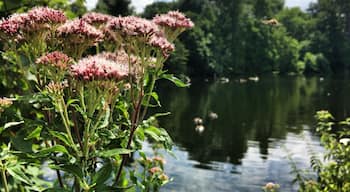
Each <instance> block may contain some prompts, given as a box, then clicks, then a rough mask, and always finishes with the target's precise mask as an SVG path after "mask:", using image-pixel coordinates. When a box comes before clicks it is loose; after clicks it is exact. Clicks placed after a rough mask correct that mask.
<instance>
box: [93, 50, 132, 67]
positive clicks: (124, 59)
mask: <svg viewBox="0 0 350 192" xmlns="http://www.w3.org/2000/svg"><path fill="white" fill-rule="evenodd" d="M96 56H98V57H102V58H105V59H108V60H112V61H114V62H117V63H122V64H125V65H128V64H129V62H130V64H131V65H133V64H136V63H137V62H138V59H137V58H136V57H135V56H133V55H130V56H129V55H128V54H127V53H125V51H118V52H117V53H111V52H102V53H100V54H98V55H96Z"/></svg>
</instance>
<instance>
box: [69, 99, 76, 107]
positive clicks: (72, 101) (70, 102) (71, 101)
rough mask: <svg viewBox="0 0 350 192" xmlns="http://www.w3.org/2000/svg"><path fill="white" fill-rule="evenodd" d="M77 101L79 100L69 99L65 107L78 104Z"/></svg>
mask: <svg viewBox="0 0 350 192" xmlns="http://www.w3.org/2000/svg"><path fill="white" fill-rule="evenodd" d="M78 101H79V99H69V100H68V101H67V107H68V106H69V105H71V104H73V103H74V102H78Z"/></svg>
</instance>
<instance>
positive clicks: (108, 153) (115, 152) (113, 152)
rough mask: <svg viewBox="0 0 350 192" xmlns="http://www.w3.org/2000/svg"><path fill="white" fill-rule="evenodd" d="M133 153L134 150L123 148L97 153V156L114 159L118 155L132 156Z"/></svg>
mask: <svg viewBox="0 0 350 192" xmlns="http://www.w3.org/2000/svg"><path fill="white" fill-rule="evenodd" d="M131 152H133V150H130V149H122V148H118V149H110V150H106V151H100V152H97V154H96V155H97V156H99V157H106V158H107V157H114V156H116V155H127V154H130V153H131Z"/></svg>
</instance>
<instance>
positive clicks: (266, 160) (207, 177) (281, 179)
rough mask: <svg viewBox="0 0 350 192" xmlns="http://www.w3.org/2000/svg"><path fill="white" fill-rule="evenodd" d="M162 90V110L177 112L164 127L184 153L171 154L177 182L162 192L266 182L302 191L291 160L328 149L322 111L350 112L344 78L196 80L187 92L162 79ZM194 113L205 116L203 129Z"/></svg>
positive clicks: (304, 164)
mask: <svg viewBox="0 0 350 192" xmlns="http://www.w3.org/2000/svg"><path fill="white" fill-rule="evenodd" d="M157 89H158V90H159V91H160V99H161V102H162V108H161V110H162V111H171V113H172V114H171V115H169V116H167V117H163V118H161V119H160V125H161V126H162V127H165V128H166V129H167V130H168V132H169V133H170V135H171V136H172V138H173V140H174V141H175V144H176V146H175V147H174V154H175V155H176V157H177V159H174V158H173V157H171V156H166V160H167V165H166V172H167V173H168V175H170V177H172V178H173V179H174V181H173V182H171V183H170V184H168V185H167V186H166V187H165V188H164V189H163V191H261V187H262V186H264V185H265V184H266V183H267V182H276V183H279V184H280V185H281V191H285V192H287V191H296V189H297V185H295V184H293V182H292V181H293V179H294V175H292V174H291V173H290V171H291V168H290V163H291V162H290V161H288V160H287V158H286V157H287V153H290V154H291V155H292V157H293V161H294V162H295V163H296V164H297V166H298V168H300V169H308V168H309V156H308V150H310V149H312V150H315V151H322V148H321V146H320V145H319V138H318V137H317V135H315V134H314V133H313V130H314V128H315V119H314V114H315V112H316V111H317V110H321V109H328V110H330V111H331V112H332V113H333V114H334V115H335V116H336V117H337V118H339V119H340V118H344V117H346V116H350V113H349V112H350V111H349V109H350V101H349V100H348V99H347V95H349V94H350V83H348V81H347V78H345V77H343V78H322V77H309V78H306V77H277V76H276V77H274V76H272V77H261V78H260V79H259V81H257V82H255V81H247V82H239V81H238V80H234V79H232V80H231V81H230V82H228V83H221V82H219V81H217V82H205V81H195V82H192V85H191V86H190V87H189V88H187V89H184V88H176V87H174V86H173V85H171V84H168V83H161V84H160V85H158V87H157ZM210 113H216V114H217V116H218V118H217V119H213V118H210V115H209V114H210ZM195 117H200V118H202V119H203V126H204V127H205V129H204V130H203V131H202V132H200V131H198V129H197V130H196V128H195V127H196V126H195V124H194V122H193V119H194V118H195ZM311 176H312V174H311Z"/></svg>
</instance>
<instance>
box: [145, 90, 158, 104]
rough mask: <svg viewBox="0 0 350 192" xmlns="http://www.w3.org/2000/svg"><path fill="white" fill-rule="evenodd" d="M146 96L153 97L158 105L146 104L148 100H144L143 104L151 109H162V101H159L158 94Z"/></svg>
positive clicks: (153, 93)
mask: <svg viewBox="0 0 350 192" xmlns="http://www.w3.org/2000/svg"><path fill="white" fill-rule="evenodd" d="M146 96H150V97H152V98H153V99H154V100H155V101H156V103H157V104H151V102H150V103H146V100H143V102H142V104H143V105H145V106H149V107H160V106H161V104H160V101H159V96H158V94H157V93H156V92H152V93H148V94H146ZM145 98H147V97H145Z"/></svg>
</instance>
